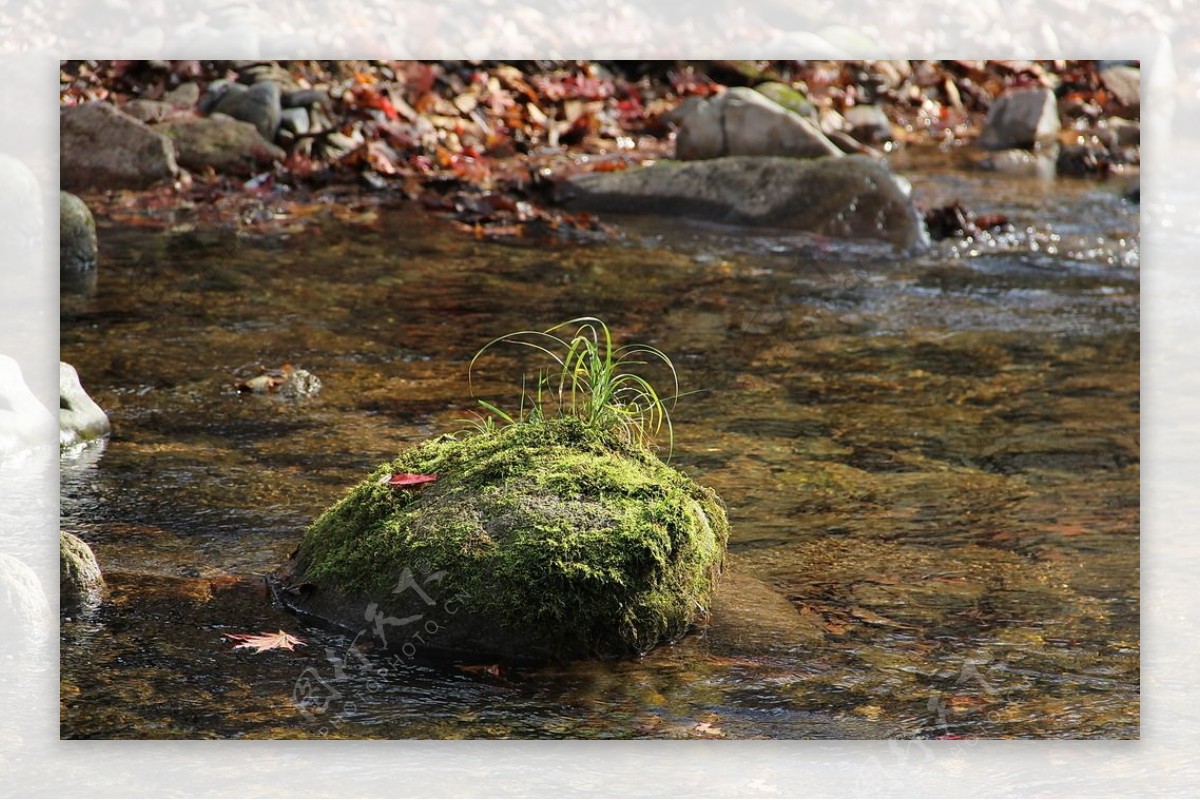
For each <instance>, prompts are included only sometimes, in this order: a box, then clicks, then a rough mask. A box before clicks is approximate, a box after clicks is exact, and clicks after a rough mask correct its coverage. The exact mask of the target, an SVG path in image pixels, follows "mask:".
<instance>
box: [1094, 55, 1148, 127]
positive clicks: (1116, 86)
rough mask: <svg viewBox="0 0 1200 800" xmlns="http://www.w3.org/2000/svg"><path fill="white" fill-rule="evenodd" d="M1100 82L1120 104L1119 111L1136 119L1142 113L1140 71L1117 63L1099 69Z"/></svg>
mask: <svg viewBox="0 0 1200 800" xmlns="http://www.w3.org/2000/svg"><path fill="white" fill-rule="evenodd" d="M1100 82H1101V83H1103V84H1104V88H1105V89H1107V90H1108V91H1109V92H1111V93H1112V96H1113V99H1115V100H1116V101H1117V102H1118V103H1120V105H1121V113H1122V114H1124V115H1125V116H1128V117H1132V118H1134V119H1137V118H1138V117H1139V116H1141V113H1142V71H1141V70H1140V69H1138V68H1137V67H1132V66H1126V65H1124V64H1117V65H1114V66H1111V67H1105V68H1104V69H1102V70H1101V71H1100Z"/></svg>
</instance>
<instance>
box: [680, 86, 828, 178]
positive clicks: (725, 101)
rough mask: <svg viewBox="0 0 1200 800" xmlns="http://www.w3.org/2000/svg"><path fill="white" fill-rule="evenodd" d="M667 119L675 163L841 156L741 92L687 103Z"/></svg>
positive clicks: (795, 117) (815, 133)
mask: <svg viewBox="0 0 1200 800" xmlns="http://www.w3.org/2000/svg"><path fill="white" fill-rule="evenodd" d="M671 118H672V119H673V120H677V121H678V122H679V131H678V133H677V134H676V136H675V156H676V158H678V159H679V160H681V161H695V160H701V159H709V158H722V157H724V156H793V157H796V158H819V157H821V156H840V155H841V154H842V151H841V150H839V149H838V148H837V146H836V145H835V144H833V142H831V141H829V139H828V138H827V137H826V136H825V134H824V133H822V132H821V130H820V128H818V127H817V126H816V125H814V124H813V123H812V122H809V121H808V120H807V119H805V118H804V117H802V116H800V115H799V114H797V113H796V112H794V111H789V110H788V109H786V108H784V107H783V106H781V105H779V104H778V103H776V102H774V101H773V100H771V99H769V98H767V97H766V96H764V95H762V94H760V93H759V92H756V91H755V90H753V89H747V88H746V87H744V86H739V87H735V88H733V89H730V90H729V91H727V92H725V93H724V94H720V95H717V96H716V97H713V98H710V99H708V100H699V99H694V100H689V101H688V102H686V103H684V104H681V105H680V107H679V108H678V109H676V113H675V114H674V115H672V117H671Z"/></svg>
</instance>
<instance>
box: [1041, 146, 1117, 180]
mask: <svg viewBox="0 0 1200 800" xmlns="http://www.w3.org/2000/svg"><path fill="white" fill-rule="evenodd" d="M1111 167H1112V161H1111V159H1110V158H1109V155H1108V151H1107V150H1105V149H1104V148H1103V147H1098V146H1095V145H1092V144H1087V143H1083V144H1068V145H1064V146H1063V147H1062V148H1061V149H1060V150H1059V153H1058V159H1057V160H1056V162H1055V171H1056V172H1057V173H1058V174H1059V175H1062V176H1066V177H1075V178H1087V177H1100V178H1102V177H1105V176H1107V175H1108V173H1109V171H1110V170H1111Z"/></svg>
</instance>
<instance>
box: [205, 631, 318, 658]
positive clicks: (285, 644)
mask: <svg viewBox="0 0 1200 800" xmlns="http://www.w3.org/2000/svg"><path fill="white" fill-rule="evenodd" d="M224 636H225V638H226V639H230V640H232V641H235V642H238V644H236V645H234V646H233V649H234V650H239V649H241V648H243V647H253V648H254V652H256V653H262V652H264V651H266V650H295V649H296V645H303V644H304V640H303V639H297V638H296V637H295V636H292V635H291V634H290V633H285V632H284V631H279V632H278V633H226V634H224Z"/></svg>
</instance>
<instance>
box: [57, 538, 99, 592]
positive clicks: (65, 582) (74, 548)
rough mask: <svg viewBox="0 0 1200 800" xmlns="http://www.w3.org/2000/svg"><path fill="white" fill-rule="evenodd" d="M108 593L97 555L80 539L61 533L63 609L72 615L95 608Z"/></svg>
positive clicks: (60, 572)
mask: <svg viewBox="0 0 1200 800" xmlns="http://www.w3.org/2000/svg"><path fill="white" fill-rule="evenodd" d="M103 590H104V576H103V574H102V573H101V571H100V564H99V563H97V561H96V554H95V553H93V552H92V548H90V547H88V544H87V542H85V541H84V540H83V539H80V538H79V537H78V536H76V535H74V534H72V533H67V532H66V531H59V532H58V601H59V610H60V611H62V612H69V611H74V610H78V609H81V608H88V607H91V606H95V605H97V604H98V603H99V602H100V594H101V592H102V591H103Z"/></svg>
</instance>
